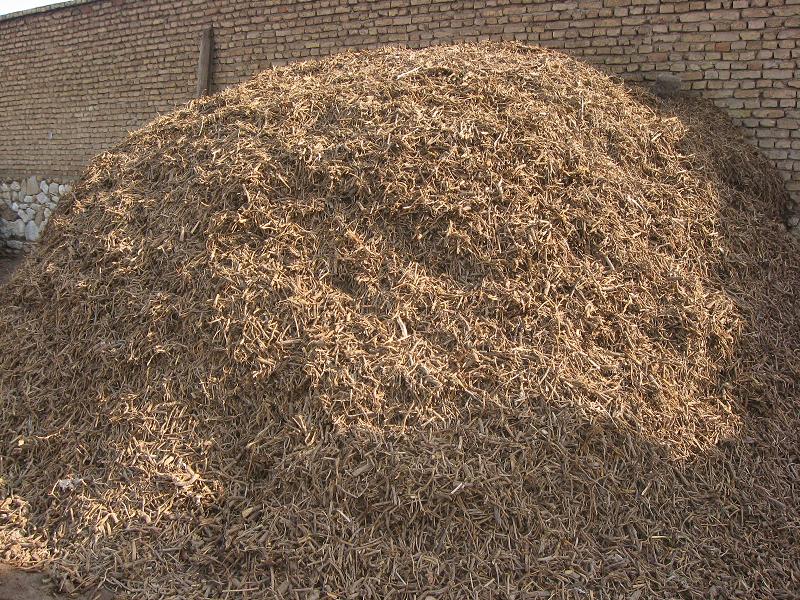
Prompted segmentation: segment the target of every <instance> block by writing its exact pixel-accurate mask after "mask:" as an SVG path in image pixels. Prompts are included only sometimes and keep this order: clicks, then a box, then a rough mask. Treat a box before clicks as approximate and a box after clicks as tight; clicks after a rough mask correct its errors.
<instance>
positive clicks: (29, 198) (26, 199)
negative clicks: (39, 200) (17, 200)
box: [22, 196, 33, 204]
mask: <svg viewBox="0 0 800 600" xmlns="http://www.w3.org/2000/svg"><path fill="white" fill-rule="evenodd" d="M32 203H33V196H25V197H24V198H23V199H22V204H32Z"/></svg>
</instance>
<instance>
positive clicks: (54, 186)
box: [48, 183, 61, 196]
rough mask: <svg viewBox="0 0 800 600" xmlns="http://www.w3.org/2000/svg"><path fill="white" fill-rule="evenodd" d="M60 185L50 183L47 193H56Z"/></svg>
mask: <svg viewBox="0 0 800 600" xmlns="http://www.w3.org/2000/svg"><path fill="white" fill-rule="evenodd" d="M59 187H61V186H59V185H58V184H57V183H51V184H50V186H49V187H48V193H49V194H50V195H51V196H52V195H55V194H58V188H59Z"/></svg>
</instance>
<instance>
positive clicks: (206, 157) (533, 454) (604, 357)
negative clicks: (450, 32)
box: [0, 44, 800, 600]
mask: <svg viewBox="0 0 800 600" xmlns="http://www.w3.org/2000/svg"><path fill="white" fill-rule="evenodd" d="M787 202H788V196H787V193H786V191H785V189H784V187H783V184H782V181H781V178H780V176H779V175H778V174H777V173H776V171H775V170H774V169H773V167H771V166H770V164H769V163H768V162H767V161H766V160H765V159H764V158H763V157H762V156H761V155H759V154H758V153H757V151H756V150H754V149H753V148H752V147H751V146H750V145H749V144H748V143H746V142H745V141H744V140H743V139H742V137H741V136H740V133H739V132H738V131H737V130H736V128H735V127H734V126H733V125H732V124H731V123H730V122H729V120H728V119H727V118H726V117H725V116H724V115H723V114H721V113H720V112H719V111H718V110H717V109H715V108H714V107H713V106H711V105H710V104H707V103H704V102H702V101H699V100H691V99H685V98H684V99H670V100H666V99H658V98H656V97H654V96H652V95H651V94H650V93H648V92H647V91H646V90H644V89H638V88H634V87H631V86H627V85H625V84H624V83H623V82H621V81H619V80H617V79H615V78H613V77H610V76H608V75H605V74H603V73H602V72H600V71H598V70H596V69H595V68H593V67H591V66H588V65H586V64H582V63H580V62H577V61H576V60H574V59H572V58H569V57H567V56H565V55H563V54H560V53H557V52H552V51H548V50H543V49H540V48H531V47H525V46H522V45H514V44H480V45H456V46H447V47H436V48H431V49H427V50H421V51H411V50H405V49H397V48H392V49H382V50H376V51H369V52H363V53H348V54H342V55H338V56H335V57H332V58H327V59H325V60H322V61H320V62H306V63H299V64H294V65H290V66H287V67H282V68H278V69H274V70H269V71H266V72H263V73H260V74H259V75H257V76H256V77H254V78H253V79H252V80H250V81H248V82H246V83H244V84H242V85H239V86H237V87H233V88H230V89H227V90H226V91H224V92H222V93H220V94H218V95H216V96H214V97H210V98H205V99H201V100H196V101H193V102H192V103H191V104H189V105H187V106H185V107H183V108H180V109H178V110H176V111H175V112H173V113H172V114H169V115H167V116H164V117H161V118H158V119H157V120H155V121H154V122H153V123H151V124H149V125H148V126H146V127H144V128H143V129H141V130H139V131H136V132H134V133H132V134H131V135H130V136H129V137H128V138H127V139H126V140H125V141H124V142H122V143H121V144H119V145H118V146H116V147H115V148H114V149H113V150H111V151H109V152H107V153H104V154H102V155H100V156H98V157H96V158H95V159H94V160H93V161H92V163H91V164H90V165H89V167H88V168H87V169H86V171H85V173H84V174H83V176H82V179H81V181H80V183H79V184H78V185H77V186H76V188H75V191H74V194H73V195H72V198H71V200H70V201H69V202H68V203H67V205H66V206H65V207H63V208H61V209H60V210H59V213H58V214H57V215H56V218H55V220H54V222H53V224H52V226H51V227H50V229H49V231H47V232H46V234H45V236H44V239H43V241H42V243H41V245H40V246H39V248H38V250H37V251H36V253H35V254H34V255H33V256H32V257H31V258H30V259H28V260H27V262H26V263H25V264H24V265H23V266H22V267H21V268H20V270H19V271H18V272H17V273H16V274H15V275H14V277H13V279H12V280H11V281H10V283H9V284H7V285H6V286H5V287H4V288H3V289H2V291H0V305H2V306H3V310H2V313H1V314H0V477H2V482H0V560H3V561H5V562H7V563H11V564H14V565H17V566H21V567H25V568H46V569H49V571H50V572H51V573H52V574H53V576H54V577H55V578H56V579H57V581H58V583H59V584H60V585H61V587H62V589H65V590H68V591H70V590H76V591H77V590H80V591H86V590H93V589H98V588H99V587H100V586H106V587H108V588H110V589H112V590H114V591H115V592H116V593H117V594H119V595H120V597H130V598H159V599H168V598H206V597H208V598H243V599H245V598H287V599H288V598H293V599H298V598H299V599H309V600H310V599H317V600H322V599H344V598H376V599H377V598H398V599H399V598H414V599H426V598H427V599H439V598H441V599H444V598H448V599H450V598H452V599H462V598H517V599H520V600H522V599H531V598H554V599H555V598H558V599H567V598H569V599H573V598H575V599H577V598H609V599H610V598H614V599H616V598H620V599H622V598H624V599H630V600H633V599H638V598H641V599H649V598H698V599H699V598H704V599H705V598H747V599H752V598H759V599H771V598H783V599H788V598H796V597H797V596H796V594H797V592H798V590H800V510H798V509H800V507H799V506H798V504H799V502H798V499H800V490H799V489H798V487H799V486H800V457H799V456H798V454H800V435H798V431H800V427H799V425H800V410H798V385H799V383H798V382H799V381H800V295H799V294H798V292H800V259H798V249H799V248H798V244H797V242H796V241H793V239H792V238H791V236H790V235H788V234H787V231H786V228H785V226H784V225H783V224H782V221H781V215H782V210H783V207H784V206H785V205H786V204H787Z"/></svg>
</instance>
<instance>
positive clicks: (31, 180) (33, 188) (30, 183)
mask: <svg viewBox="0 0 800 600" xmlns="http://www.w3.org/2000/svg"><path fill="white" fill-rule="evenodd" d="M25 186H26V188H27V190H28V191H27V193H28V194H35V193H36V192H38V191H39V180H38V179H37V178H36V175H31V176H30V177H28V180H27V181H26V182H25Z"/></svg>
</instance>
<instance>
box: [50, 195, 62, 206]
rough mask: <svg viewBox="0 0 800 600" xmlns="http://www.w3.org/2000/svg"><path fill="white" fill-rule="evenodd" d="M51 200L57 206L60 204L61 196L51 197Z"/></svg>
mask: <svg viewBox="0 0 800 600" xmlns="http://www.w3.org/2000/svg"><path fill="white" fill-rule="evenodd" d="M50 200H51V201H52V202H54V203H55V204H58V201H59V200H61V198H60V197H59V196H51V197H50Z"/></svg>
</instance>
